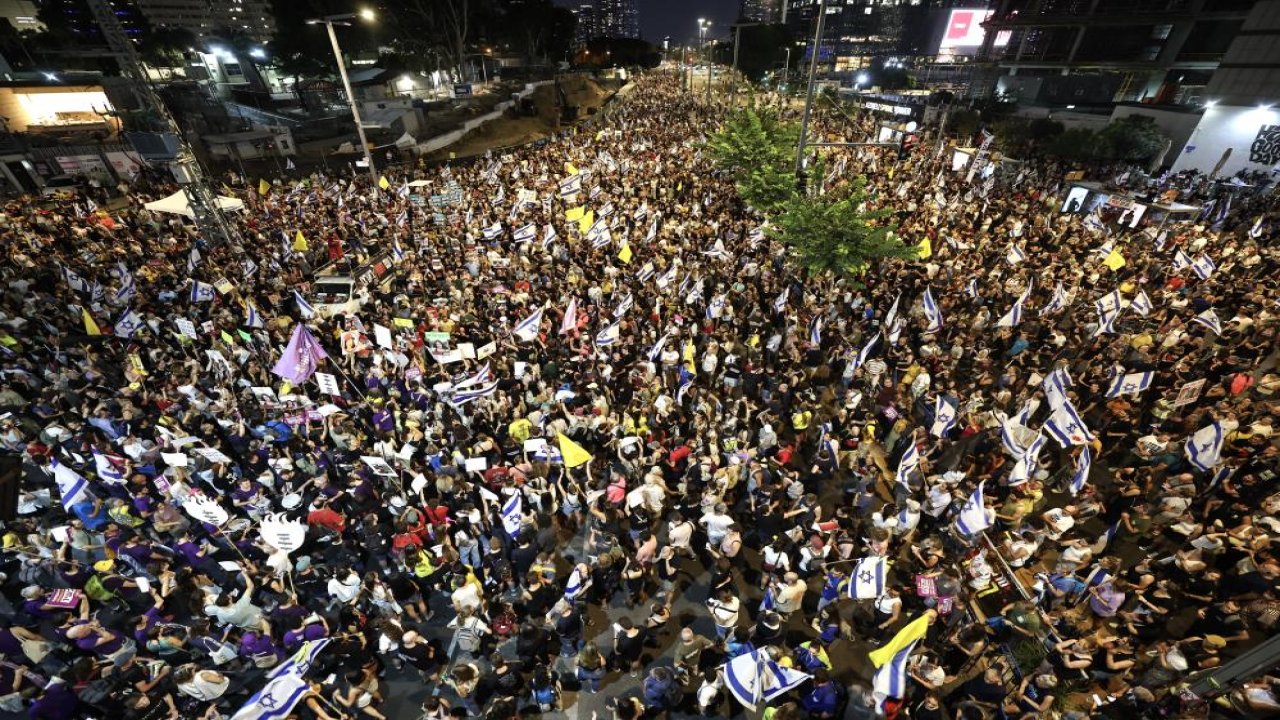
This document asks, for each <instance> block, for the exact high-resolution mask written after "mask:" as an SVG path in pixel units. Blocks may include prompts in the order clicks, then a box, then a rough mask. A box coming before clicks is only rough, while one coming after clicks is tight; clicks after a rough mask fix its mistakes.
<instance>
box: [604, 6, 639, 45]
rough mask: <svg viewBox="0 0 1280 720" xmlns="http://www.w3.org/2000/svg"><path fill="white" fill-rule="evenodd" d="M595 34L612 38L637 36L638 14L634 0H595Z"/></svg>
mask: <svg viewBox="0 0 1280 720" xmlns="http://www.w3.org/2000/svg"><path fill="white" fill-rule="evenodd" d="M595 7H596V27H595V30H596V35H597V36H601V37H612V38H639V37H640V14H639V13H638V12H637V11H636V0H596V3H595Z"/></svg>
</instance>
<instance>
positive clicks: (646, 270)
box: [636, 262, 657, 283]
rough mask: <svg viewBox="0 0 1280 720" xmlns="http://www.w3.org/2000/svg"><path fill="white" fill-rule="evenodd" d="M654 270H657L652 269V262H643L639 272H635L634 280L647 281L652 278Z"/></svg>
mask: <svg viewBox="0 0 1280 720" xmlns="http://www.w3.org/2000/svg"><path fill="white" fill-rule="evenodd" d="M656 272H657V271H656V270H654V267H653V263H652V262H647V263H645V264H644V267H642V268H640V272H638V273H636V280H638V281H639V282H642V283H644V282H649V281H650V280H652V279H653V276H654V273H656Z"/></svg>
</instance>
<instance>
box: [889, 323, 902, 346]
mask: <svg viewBox="0 0 1280 720" xmlns="http://www.w3.org/2000/svg"><path fill="white" fill-rule="evenodd" d="M903 325H904V323H903V322H902V318H898V319H897V320H894V321H893V324H892V325H890V326H889V344H890V345H897V344H898V336H900V335H902V326H903Z"/></svg>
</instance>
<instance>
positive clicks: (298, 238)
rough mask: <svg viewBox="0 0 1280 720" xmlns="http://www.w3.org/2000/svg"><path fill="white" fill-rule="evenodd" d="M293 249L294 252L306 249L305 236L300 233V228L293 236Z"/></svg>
mask: <svg viewBox="0 0 1280 720" xmlns="http://www.w3.org/2000/svg"><path fill="white" fill-rule="evenodd" d="M293 250H294V252H306V251H307V237H306V236H305V235H303V234H302V231H301V230H299V231H298V234H296V235H294V236H293Z"/></svg>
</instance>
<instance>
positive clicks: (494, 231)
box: [482, 220, 502, 240]
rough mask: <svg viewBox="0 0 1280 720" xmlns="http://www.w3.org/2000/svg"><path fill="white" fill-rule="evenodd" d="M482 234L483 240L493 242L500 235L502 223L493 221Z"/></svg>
mask: <svg viewBox="0 0 1280 720" xmlns="http://www.w3.org/2000/svg"><path fill="white" fill-rule="evenodd" d="M482 232H483V234H484V239H485V240H495V239H497V237H498V236H499V235H501V234H502V223H500V222H498V221H497V220H495V221H493V224H492V225H490V226H489V227H487V228H485V229H484V230H483V231H482Z"/></svg>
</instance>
